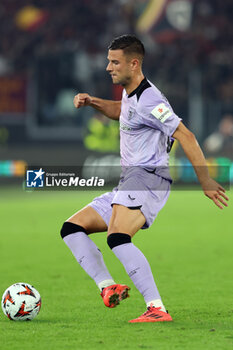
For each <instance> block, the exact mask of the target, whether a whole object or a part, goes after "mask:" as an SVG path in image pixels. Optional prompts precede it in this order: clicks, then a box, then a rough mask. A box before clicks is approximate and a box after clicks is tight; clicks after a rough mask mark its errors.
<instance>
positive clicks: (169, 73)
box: [0, 0, 233, 132]
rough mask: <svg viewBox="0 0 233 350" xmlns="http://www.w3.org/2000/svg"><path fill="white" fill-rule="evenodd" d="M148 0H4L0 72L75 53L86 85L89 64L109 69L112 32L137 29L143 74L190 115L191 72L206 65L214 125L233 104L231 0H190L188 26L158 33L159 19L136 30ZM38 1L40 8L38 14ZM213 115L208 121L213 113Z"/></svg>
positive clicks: (204, 85) (78, 71)
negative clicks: (142, 45) (144, 53)
mask: <svg viewBox="0 0 233 350" xmlns="http://www.w3.org/2000/svg"><path fill="white" fill-rule="evenodd" d="M186 1H188V0H186ZM148 2H149V1H148V0H111V1H107V0H104V1H99V0H82V1H81V0H69V1H64V0H50V1H46V0H22V1H18V0H1V2H0V33H1V40H0V75H4V74H7V73H11V72H25V71H28V70H29V69H30V67H31V65H32V64H33V62H34V60H35V59H37V58H38V57H42V56H46V55H58V54H60V53H67V52H71V53H72V52H73V53H75V54H76V69H75V70H74V76H75V77H76V78H77V79H78V80H79V81H80V82H83V85H82V86H83V87H84V88H87V87H88V84H89V83H90V81H91V79H92V78H93V77H92V76H91V70H93V71H94V70H95V69H96V68H98V67H99V69H100V71H102V70H103V68H105V65H106V47H107V45H108V44H109V42H110V41H111V39H112V38H113V37H115V36H117V35H121V34H123V33H136V34H137V35H138V36H139V37H140V38H141V39H142V40H143V42H144V43H145V46H146V49H147V57H146V64H145V73H146V74H147V73H148V77H149V78H150V79H151V80H153V82H154V83H155V84H157V85H158V87H159V88H161V89H162V90H163V91H164V93H165V94H166V95H168V97H169V99H170V100H171V102H172V104H174V103H175V105H176V110H177V113H178V114H181V115H185V112H184V106H185V105H187V100H188V89H187V86H188V81H187V80H188V79H189V75H190V71H193V72H195V71H196V70H197V69H198V71H199V72H201V76H202V81H201V84H202V94H203V96H204V97H205V101H208V104H210V105H212V106H213V107H212V108H213V110H215V109H216V108H218V109H219V113H218V115H219V120H216V118H215V120H214V122H213V126H212V130H211V131H212V132H214V129H216V127H217V124H218V123H219V122H220V119H221V116H222V115H225V114H227V113H232V110H233V104H232V101H233V74H232V73H233V72H232V70H233V68H232V62H233V40H232V38H233V26H232V15H233V2H232V0H224V1H222V0H196V1H191V0H190V3H192V21H191V25H190V27H189V28H188V29H187V30H185V31H174V32H175V34H176V35H174V36H167V37H166V36H162V37H161V38H159V37H158V36H157V35H156V26H155V27H154V28H152V29H151V28H150V30H148V32H146V33H145V32H144V33H140V32H138V31H137V20H138V18H139V16H140V15H141V14H142V12H143V11H144V9H145V8H146V6H147V5H148ZM167 2H169V0H168V1H167ZM33 7H34V8H36V9H37V10H39V12H37V13H34V12H35V11H34V12H33ZM80 67H82V68H81V69H80ZM100 92H101V91H100ZM216 101H218V104H217V105H216ZM186 107H187V106H186ZM209 110H211V108H210V109H209ZM184 118H185V117H184ZM208 120H209V122H208V123H209V124H210V125H211V115H210V116H209V119H208ZM210 129H211V126H210Z"/></svg>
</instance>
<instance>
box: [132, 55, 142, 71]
mask: <svg viewBox="0 0 233 350" xmlns="http://www.w3.org/2000/svg"><path fill="white" fill-rule="evenodd" d="M139 66H140V62H139V59H138V58H133V59H132V60H131V68H132V70H135V69H137V68H138V67H139Z"/></svg>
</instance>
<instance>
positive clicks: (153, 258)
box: [0, 188, 233, 350]
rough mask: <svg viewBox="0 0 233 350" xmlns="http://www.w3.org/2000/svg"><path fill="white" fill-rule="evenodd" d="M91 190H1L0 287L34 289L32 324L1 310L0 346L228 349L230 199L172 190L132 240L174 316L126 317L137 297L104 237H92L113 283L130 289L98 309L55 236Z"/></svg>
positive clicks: (232, 311)
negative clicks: (221, 203)
mask: <svg viewBox="0 0 233 350" xmlns="http://www.w3.org/2000/svg"><path fill="white" fill-rule="evenodd" d="M228 194H229V196H230V197H231V199H232V200H233V196H232V194H233V192H231V193H228ZM96 195H97V192H92V193H91V192H43V193H42V192H38V191H37V192H29V193H27V192H23V191H21V190H19V189H18V190H17V189H5V190H3V189H2V188H0V217H1V220H0V224H1V229H0V230H1V235H0V276H1V278H0V294H1V295H2V293H3V292H4V290H5V289H6V288H7V287H8V286H9V285H11V284H13V283H15V282H28V283H30V284H32V285H34V286H35V287H36V288H37V289H38V290H39V292H40V293H41V296H42V308H41V312H40V314H39V315H38V317H37V318H36V319H35V320H34V321H32V322H22V323H21V322H13V321H10V320H8V319H7V318H6V317H5V315H3V313H2V312H0V333H1V335H0V349H1V350H8V349H9V350H22V349H24V350H25V349H36V350H40V349H43V350H44V349H46V350H47V349H51V350H53V349H56V350H59V349H65V350H67V349H70V350H73V349H88V350H90V349H91V350H92V349H101V350H103V349H111V350H115V349H117V350H118V349H132V350H137V349H162V350H166V349H169V350H170V349H189V350H190V349H195V350H197V349H205V350H206V349H232V348H233V278H232V276H233V275H232V269H233V253H232V247H233V234H232V232H233V229H232V227H233V211H232V203H230V205H229V207H228V208H226V209H225V210H223V211H221V210H219V209H218V208H217V207H215V206H214V204H213V203H211V202H210V200H208V199H207V198H206V197H205V196H204V195H203V194H202V192H200V191H190V192H187V191H174V192H172V193H171V196H170V198H169V200H168V203H167V205H166V206H165V207H164V208H163V210H162V211H161V212H160V214H159V216H158V218H157V219H156V222H155V223H154V224H153V225H152V227H151V228H150V229H148V230H144V231H140V232H139V233H138V234H137V235H136V236H135V238H134V240H133V241H134V243H135V244H136V245H137V246H138V247H139V248H140V249H141V250H142V251H143V252H144V254H145V255H146V257H147V258H148V260H149V262H150V264H151V268H152V271H153V274H154V276H155V280H156V283H157V285H158V287H159V290H160V293H161V295H162V297H163V301H164V303H165V306H166V307H167V308H168V310H169V312H170V314H171V315H172V317H173V318H174V322H170V323H148V324H140V323H139V324H129V323H128V320H130V319H132V318H135V317H137V316H139V315H140V314H142V313H143V312H144V311H145V304H144V301H143V298H142V297H141V295H140V293H139V292H138V291H137V290H136V288H135V287H134V286H133V284H132V282H131V280H130V279H129V277H128V276H127V274H126V273H125V271H124V268H123V266H122V265H121V264H120V262H119V261H118V260H117V258H116V257H115V256H114V254H113V253H112V252H111V251H110V249H109V248H108V246H107V244H106V235H105V234H104V233H99V234H96V235H92V238H93V240H94V241H95V242H96V244H97V245H98V246H99V248H100V249H101V251H102V252H103V255H104V258H105V262H106V264H107V266H108V268H109V270H110V272H111V274H112V275H113V277H114V279H115V280H116V282H119V283H126V284H129V286H130V287H131V293H130V295H131V296H130V298H129V299H127V300H125V301H123V302H122V303H121V305H119V306H118V307H117V308H115V309H108V308H106V307H105V306H104V304H103V302H102V299H101V297H100V296H99V291H98V289H97V287H96V285H95V283H94V282H93V281H92V280H91V279H90V278H89V276H87V275H86V274H85V272H84V271H83V270H82V269H81V268H80V266H79V265H78V264H77V263H76V261H75V259H74V257H73V256H72V254H71V253H70V251H69V250H68V248H67V247H66V246H65V244H64V243H63V242H62V239H61V238H60V235H59V231H60V228H61V225H62V224H63V222H64V220H65V219H67V218H68V217H69V216H71V214H73V213H74V212H76V211H77V210H79V209H80V208H81V207H83V206H84V205H86V204H87V203H88V202H89V201H90V200H91V199H92V198H93V197H94V196H96Z"/></svg>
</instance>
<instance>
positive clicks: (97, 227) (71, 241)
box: [61, 206, 115, 291]
mask: <svg viewBox="0 0 233 350" xmlns="http://www.w3.org/2000/svg"><path fill="white" fill-rule="evenodd" d="M106 230H107V225H106V223H105V221H104V220H103V218H102V217H101V216H100V215H99V214H98V213H97V212H96V211H95V210H94V209H93V208H92V207H90V206H87V207H85V208H84V209H82V210H80V211H79V212H77V213H76V214H74V215H73V216H71V217H70V218H69V219H68V220H67V221H66V222H65V223H64V224H63V226H62V229H61V236H62V238H63V240H64V242H65V243H66V245H67V246H68V247H69V249H70V250H71V252H72V253H73V255H74V257H75V259H76V260H77V262H78V263H79V264H80V265H81V267H82V268H83V269H84V270H85V271H86V273H87V274H88V275H89V276H90V277H91V278H92V279H93V280H94V281H95V283H96V284H97V286H98V287H99V289H100V291H102V289H103V288H105V287H107V286H110V285H113V284H115V282H114V280H113V278H112V276H111V275H110V273H109V271H108V269H107V267H106V265H105V263H104V260H103V256H102V253H101V251H100V250H99V248H98V247H97V246H96V244H95V243H94V242H93V241H92V240H91V239H90V237H89V236H88V234H90V233H94V232H102V231H106Z"/></svg>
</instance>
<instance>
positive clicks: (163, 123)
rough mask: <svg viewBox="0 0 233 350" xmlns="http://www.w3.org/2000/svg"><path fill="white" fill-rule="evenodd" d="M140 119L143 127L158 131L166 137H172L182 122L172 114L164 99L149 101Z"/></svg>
mask: <svg viewBox="0 0 233 350" xmlns="http://www.w3.org/2000/svg"><path fill="white" fill-rule="evenodd" d="M152 100H153V99H152ZM142 119H143V122H144V123H145V125H147V126H150V127H152V128H154V129H158V130H160V131H162V132H163V133H164V134H165V135H167V136H172V135H173V133H174V132H175V130H176V128H177V127H178V125H179V123H180V121H181V120H182V119H181V118H179V117H178V116H177V115H176V114H175V113H174V111H173V109H172V107H171V106H170V104H169V102H167V101H166V100H165V99H164V100H162V99H161V100H157V99H155V100H154V101H149V103H147V105H146V108H145V109H144V113H143V114H142Z"/></svg>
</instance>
